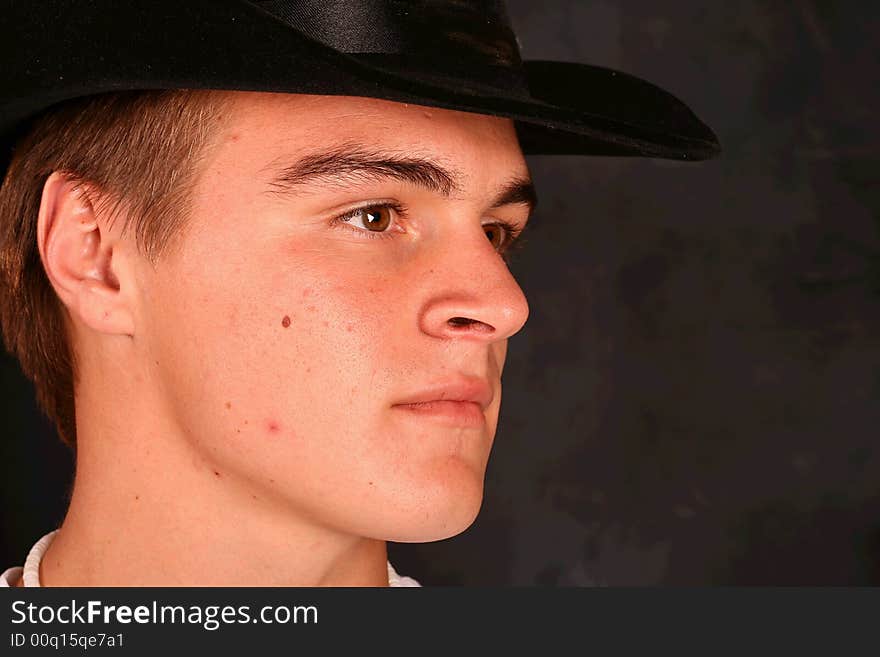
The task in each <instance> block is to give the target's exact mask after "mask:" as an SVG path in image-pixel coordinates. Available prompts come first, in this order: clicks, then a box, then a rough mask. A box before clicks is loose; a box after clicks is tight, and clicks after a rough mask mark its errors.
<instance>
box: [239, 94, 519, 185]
mask: <svg viewBox="0 0 880 657" xmlns="http://www.w3.org/2000/svg"><path fill="white" fill-rule="evenodd" d="M230 95H231V100H232V102H231V110H232V111H231V112H230V116H229V121H228V124H227V126H226V137H227V140H229V141H232V142H234V143H240V144H241V145H242V146H243V147H247V146H250V147H252V148H256V149H259V150H260V151H261V152H262V153H263V155H264V156H270V155H271V154H281V153H283V154H285V155H287V154H292V155H295V154H296V153H311V152H314V151H315V149H316V148H321V147H324V146H326V147H332V146H334V145H336V144H340V143H366V144H370V145H373V146H376V147H387V148H391V149H393V150H395V151H398V152H407V151H412V150H416V151H418V152H421V153H431V154H432V155H433V156H434V157H437V158H439V159H448V160H450V161H452V160H456V161H458V160H465V161H470V162H471V164H472V166H474V167H475V168H479V167H480V166H481V165H483V164H488V163H489V162H491V163H492V165H493V166H497V165H498V164H500V163H502V161H503V164H504V165H505V166H506V168H507V169H513V170H514V171H513V172H514V173H524V172H526V171H527V168H526V164H525V159H524V157H523V155H522V151H521V150H520V147H519V142H518V140H517V137H516V131H515V129H514V125H513V121H511V120H510V119H507V118H502V117H496V116H488V115H483V114H473V113H469V112H459V111H454V110H446V109H439V108H434V107H426V106H421V105H411V104H405V103H397V102H392V101H386V100H379V99H374V98H359V97H350V96H310V95H304V94H282V93H278V94H276V93H255V92H231V93H230ZM509 173H511V171H510V170H508V171H505V174H509Z"/></svg>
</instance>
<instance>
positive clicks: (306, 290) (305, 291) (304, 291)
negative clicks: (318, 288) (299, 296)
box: [303, 287, 312, 299]
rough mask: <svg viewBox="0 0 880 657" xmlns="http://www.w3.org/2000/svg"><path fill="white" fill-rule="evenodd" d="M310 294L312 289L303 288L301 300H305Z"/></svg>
mask: <svg viewBox="0 0 880 657" xmlns="http://www.w3.org/2000/svg"><path fill="white" fill-rule="evenodd" d="M311 293H312V288H310V287H307V288H305V289H304V290H303V299H305V298H306V297H307V296H309V295H310V294H311Z"/></svg>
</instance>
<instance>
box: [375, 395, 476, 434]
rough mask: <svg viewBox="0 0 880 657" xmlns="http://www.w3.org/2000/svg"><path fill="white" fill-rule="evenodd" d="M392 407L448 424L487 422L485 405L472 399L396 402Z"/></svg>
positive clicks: (425, 418) (473, 425)
mask: <svg viewBox="0 0 880 657" xmlns="http://www.w3.org/2000/svg"><path fill="white" fill-rule="evenodd" d="M392 408H396V409H398V410H401V411H406V413H407V415H408V416H410V417H412V418H415V419H420V420H428V421H433V422H437V423H440V424H444V425H447V426H458V427H473V428H479V427H482V426H484V425H485V424H486V416H485V415H484V414H483V407H482V406H481V405H480V404H479V403H477V402H472V401H453V400H448V399H437V400H432V401H424V402H417V403H412V404H396V405H395V406H393V407H392Z"/></svg>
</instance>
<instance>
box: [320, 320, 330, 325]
mask: <svg viewBox="0 0 880 657" xmlns="http://www.w3.org/2000/svg"><path fill="white" fill-rule="evenodd" d="M322 323H323V324H324V326H330V322H328V321H327V320H326V319H325V320H324V321H323V322H322Z"/></svg>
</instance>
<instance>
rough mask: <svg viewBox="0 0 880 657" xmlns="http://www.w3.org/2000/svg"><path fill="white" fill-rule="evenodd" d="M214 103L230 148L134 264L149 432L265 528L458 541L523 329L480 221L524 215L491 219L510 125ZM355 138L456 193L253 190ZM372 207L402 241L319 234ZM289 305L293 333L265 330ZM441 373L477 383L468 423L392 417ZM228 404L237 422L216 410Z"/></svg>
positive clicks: (269, 103)
mask: <svg viewBox="0 0 880 657" xmlns="http://www.w3.org/2000/svg"><path fill="white" fill-rule="evenodd" d="M231 97H233V98H234V99H235V102H234V104H233V107H232V108H231V110H230V112H229V114H228V118H227V119H226V120H227V122H228V125H224V127H223V134H224V135H226V136H227V137H226V138H221V139H219V140H218V141H217V142H216V143H215V144H214V145H213V146H212V151H211V153H210V157H207V158H206V159H205V163H204V168H203V171H202V172H201V175H200V177H199V179H198V182H197V186H196V189H195V191H194V193H193V196H192V198H193V207H192V210H191V219H190V224H189V225H190V226H191V229H190V230H188V231H187V234H186V237H185V239H184V240H183V242H182V244H181V248H180V249H179V250H175V251H174V252H173V253H169V255H168V256H167V257H166V259H165V260H163V262H162V264H161V267H156V268H155V269H154V268H152V267H151V266H150V265H149V264H148V263H144V264H143V266H142V268H141V269H140V270H138V276H139V278H138V280H139V281H143V285H144V286H145V288H146V289H145V290H144V291H143V292H142V294H141V295H140V297H139V298H144V299H148V300H149V307H146V306H145V307H144V308H143V309H141V310H140V312H139V314H138V317H139V321H140V322H141V323H140V324H139V325H138V327H137V331H138V342H137V344H138V346H139V348H141V349H142V350H143V353H144V354H148V355H149V357H150V359H151V360H150V361H149V370H150V377H149V378H148V379H146V380H145V381H146V382H145V385H147V383H152V384H154V385H155V391H156V394H160V395H163V397H162V399H163V408H167V409H168V410H167V412H168V414H169V416H170V418H171V419H170V420H169V421H168V422H167V423H166V424H165V425H162V426H163V428H164V427H165V426H173V427H175V428H178V427H179V432H180V439H181V440H185V441H186V442H187V444H188V447H189V448H190V449H192V450H194V451H195V453H197V454H199V455H200V456H201V457H203V458H204V460H205V461H207V462H210V463H213V464H215V465H216V467H217V468H218V472H220V471H222V473H223V477H224V479H225V480H227V481H235V482H236V484H240V488H241V490H247V493H246V494H244V495H243V497H244V499H243V503H250V501H251V498H250V495H251V491H250V490H248V487H251V488H253V492H254V493H255V494H257V495H258V496H259V497H260V498H265V497H267V496H271V497H272V498H273V499H280V500H283V501H284V504H281V505H278V508H279V509H281V508H283V509H285V510H286V512H287V513H288V514H289V517H287V518H286V519H284V520H283V521H282V520H279V519H275V520H273V521H272V523H268V521H267V526H270V525H271V526H273V527H276V526H279V525H284V524H285V523H287V524H289V525H290V526H294V525H295V526H300V525H298V524H296V523H307V522H309V521H310V519H319V520H320V523H321V526H322V527H332V528H333V529H334V530H336V531H338V532H341V533H342V534H344V535H356V536H364V537H370V538H376V539H381V540H392V541H403V542H407V541H433V540H440V539H443V538H448V537H449V536H453V535H455V534H457V533H460V532H461V531H463V530H464V529H466V528H467V527H468V526H469V525H470V524H471V523H472V522H473V520H474V518H475V517H476V515H477V513H478V511H479V508H480V505H481V503H482V495H483V480H484V477H485V470H486V465H487V461H488V458H489V454H490V451H491V448H492V444H493V440H494V437H495V431H496V427H497V423H498V413H499V410H500V407H501V373H502V370H503V367H504V362H505V357H506V353H507V341H508V339H509V338H510V337H511V336H512V335H514V334H515V333H516V332H518V331H519V330H520V328H521V327H522V326H523V324H524V323H525V321H526V319H527V317H528V304H527V302H526V299H525V296H524V294H523V292H522V290H521V288H520V287H519V285H518V284H517V282H516V280H515V279H514V278H513V276H512V275H511V273H510V271H509V269H508V268H507V265H506V264H505V263H504V261H503V259H502V258H501V257H500V256H499V255H498V253H497V252H496V251H495V249H494V248H493V245H492V243H491V242H490V240H489V239H488V238H487V233H486V230H485V227H484V225H483V224H485V223H487V222H491V221H492V220H493V219H496V218H497V219H501V220H505V221H509V222H511V223H515V224H520V225H522V224H523V222H524V221H525V219H526V216H527V209H526V208H524V207H523V206H514V205H511V206H505V208H502V209H500V210H491V209H490V206H491V200H492V199H494V198H495V196H496V192H497V190H498V189H499V188H500V187H501V186H502V185H503V184H505V183H507V182H509V181H510V180H511V179H512V178H514V177H527V176H528V168H527V166H526V162H525V159H524V158H523V155H522V152H521V150H520V147H519V143H518V141H517V137H516V132H515V130H514V127H513V123H512V121H510V120H508V119H502V118H498V117H491V116H483V115H477V114H470V113H465V112H454V111H448V110H441V109H432V110H431V111H430V112H429V113H428V115H425V114H423V109H424V108H420V107H418V106H415V105H404V104H400V103H392V102H388V101H380V100H374V99H364V98H354V97H327V96H317V97H316V96H296V95H287V94H253V93H235V94H231ZM230 135H234V136H236V137H237V139H232V138H230V137H229V136H230ZM352 141H358V142H362V143H367V144H370V145H374V146H375V147H376V148H380V149H383V150H389V151H393V152H396V153H403V154H419V155H423V156H425V157H430V158H432V159H436V160H438V161H440V162H442V163H443V164H444V165H445V166H447V167H448V168H450V169H454V170H457V171H459V172H460V173H461V183H462V189H461V190H460V192H459V193H457V194H454V195H452V196H450V197H448V198H445V197H442V196H440V195H438V194H436V193H434V192H431V191H428V190H423V189H420V188H417V187H415V186H413V185H405V184H402V183H398V182H384V183H380V184H375V183H374V184H369V185H360V184H358V185H356V184H353V183H351V184H349V183H347V184H346V185H344V186H341V187H337V188H334V189H329V188H310V189H309V190H308V192H307V193H303V194H300V195H295V196H294V197H292V198H283V197H280V196H278V195H274V194H271V193H267V189H269V180H270V177H271V173H272V167H271V166H270V165H271V163H276V164H277V163H280V162H285V163H294V162H296V160H297V158H298V157H299V155H300V154H304V153H307V152H310V151H314V150H315V149H316V148H320V147H322V146H323V145H328V144H344V143H350V142H352ZM376 199H394V200H397V201H400V202H401V203H402V204H403V205H405V206H406V207H408V208H409V209H410V213H409V214H408V215H407V217H405V218H400V221H401V227H402V228H403V230H404V232H401V233H398V234H395V235H394V236H392V237H391V238H387V239H368V238H365V237H362V236H359V235H358V234H357V230H356V229H355V228H352V227H351V226H350V225H349V226H348V227H346V226H340V225H337V226H332V225H331V220H332V218H333V216H335V215H339V214H342V210H343V209H347V208H350V207H352V206H355V205H357V204H361V203H364V202H366V201H375V200H376ZM360 229H361V230H366V229H365V228H363V227H360ZM292 304H293V305H295V306H296V309H297V312H296V314H295V317H296V319H297V330H296V331H291V332H279V331H278V330H277V329H278V323H279V319H278V318H279V316H280V317H281V318H282V319H281V320H280V323H281V326H282V327H283V328H288V327H289V326H290V323H291V315H290V314H289V313H290V312H291V305H292ZM454 317H463V318H468V319H471V320H473V321H472V322H471V323H470V324H462V325H455V323H454V322H450V321H449V320H450V319H452V318H454ZM217 318H222V320H218V319H217ZM154 360H155V361H158V363H157V364H155V366H154V365H152V363H153V362H154ZM456 376H467V377H475V378H482V379H485V380H487V381H488V382H489V383H490V385H491V386H492V388H493V391H494V399H493V401H492V403H491V405H490V406H489V407H488V408H487V409H486V410H485V417H486V424H485V426H484V427H482V428H476V429H475V428H461V427H454V426H444V425H442V424H439V423H436V422H430V421H416V420H413V419H411V418H410V417H409V416H405V415H403V413H405V412H404V411H400V410H399V409H395V408H393V406H394V404H395V403H396V402H398V401H402V399H403V397H404V396H405V395H409V394H412V393H414V392H417V391H419V390H421V389H424V388H425V387H427V386H429V385H431V384H434V383H437V382H438V381H440V380H443V379H447V378H453V377H456ZM232 396H234V397H235V399H236V403H235V405H236V411H237V412H236V413H217V412H216V409H217V408H222V404H223V403H224V401H225V400H226V399H230V398H231V397H232ZM227 408H228V407H227ZM149 417H150V415H149V413H146V412H145V413H144V417H143V418H138V419H139V420H142V419H145V418H149ZM246 417H248V418H250V417H257V418H260V417H262V418H272V420H271V421H268V420H263V421H255V422H254V423H253V424H248V420H247V419H245V418H246ZM273 423H274V424H273ZM282 427H283V433H282ZM282 435H283V436H285V439H284V440H271V441H270V440H261V438H263V437H267V436H282ZM288 436H295V439H294V438H292V437H291V438H290V439H287V437H288ZM148 437H149V434H148V433H147V434H145V437H144V440H143V441H142V442H145V443H149V442H150V441H149V440H148ZM218 476H219V474H218ZM193 480H194V481H198V479H197V478H195V477H194V479H193ZM267 482H268V483H267ZM368 482H372V485H371V484H369V483H368ZM238 488H239V487H238V486H237V487H236V490H237V489H238ZM364 491H368V492H367V493H365V492H364ZM264 493H265V495H264ZM273 531H274V530H273Z"/></svg>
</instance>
